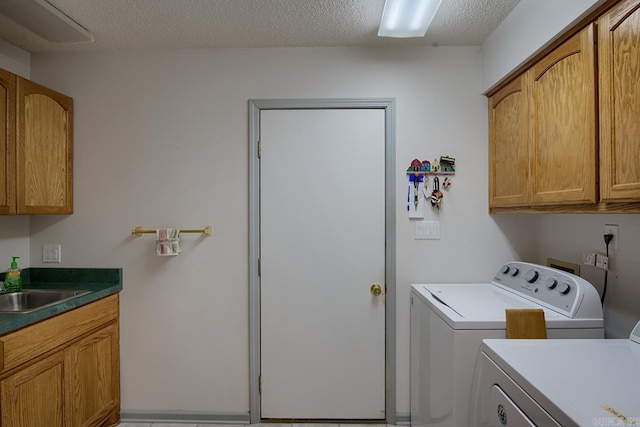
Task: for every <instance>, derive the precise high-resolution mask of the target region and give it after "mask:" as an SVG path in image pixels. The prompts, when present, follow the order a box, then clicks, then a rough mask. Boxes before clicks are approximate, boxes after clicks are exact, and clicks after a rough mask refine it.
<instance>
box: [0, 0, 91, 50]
mask: <svg viewBox="0 0 640 427" xmlns="http://www.w3.org/2000/svg"><path fill="white" fill-rule="evenodd" d="M0 14H1V15H4V16H6V17H7V18H9V19H11V20H12V21H14V22H16V23H17V24H20V25H22V26H23V27H25V28H26V29H28V30H30V31H32V32H33V33H35V34H37V35H39V36H40V37H42V38H43V39H45V40H47V41H50V42H52V43H82V42H92V41H93V34H91V33H90V32H89V31H87V30H86V29H85V28H84V27H82V26H81V25H80V24H78V23H77V22H76V21H74V20H73V19H71V18H69V17H68V16H67V15H65V14H64V13H62V12H61V11H60V10H58V9H56V8H55V7H54V6H52V5H51V4H50V3H49V2H47V1H45V0H0Z"/></svg>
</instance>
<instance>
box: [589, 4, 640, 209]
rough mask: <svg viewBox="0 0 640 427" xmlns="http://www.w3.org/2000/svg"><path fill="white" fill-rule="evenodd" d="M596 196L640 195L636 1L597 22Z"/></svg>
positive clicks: (637, 197)
mask: <svg viewBox="0 0 640 427" xmlns="http://www.w3.org/2000/svg"><path fill="white" fill-rule="evenodd" d="M598 62H599V71H600V179H601V181H600V193H601V194H600V195H601V199H602V200H603V201H624V200H635V201H638V200H640V119H639V118H640V80H639V79H638V76H640V0H626V1H623V2H621V3H619V4H618V5H617V6H615V7H614V8H613V9H611V10H610V11H609V12H607V13H606V14H605V15H603V16H602V17H601V18H600V20H599V21H598Z"/></svg>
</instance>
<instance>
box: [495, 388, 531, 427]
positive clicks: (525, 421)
mask: <svg viewBox="0 0 640 427" xmlns="http://www.w3.org/2000/svg"><path fill="white" fill-rule="evenodd" d="M490 402H491V403H490V405H491V408H489V414H491V413H493V414H494V415H493V416H490V417H489V427H503V426H513V427H524V426H530V427H535V424H534V423H532V422H531V420H530V419H529V417H527V415H526V414H525V413H524V412H522V411H521V410H520V408H518V405H516V404H515V403H514V402H513V401H512V400H511V399H510V398H509V396H507V394H506V393H505V392H504V391H503V390H502V389H501V388H500V386H497V385H494V386H493V387H491V400H490Z"/></svg>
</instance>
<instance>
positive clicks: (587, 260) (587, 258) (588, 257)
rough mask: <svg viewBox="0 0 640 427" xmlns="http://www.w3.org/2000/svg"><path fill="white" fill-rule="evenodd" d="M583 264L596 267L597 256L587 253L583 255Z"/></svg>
mask: <svg viewBox="0 0 640 427" xmlns="http://www.w3.org/2000/svg"><path fill="white" fill-rule="evenodd" d="M582 263H583V264H584V265H591V266H593V267H595V265H596V254H594V253H588V252H585V253H583V254H582Z"/></svg>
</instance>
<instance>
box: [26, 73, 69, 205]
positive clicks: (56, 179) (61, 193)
mask: <svg viewBox="0 0 640 427" xmlns="http://www.w3.org/2000/svg"><path fill="white" fill-rule="evenodd" d="M17 87H18V89H17V94H18V96H17V105H18V113H17V114H18V133H17V146H18V152H17V170H18V173H17V192H18V197H17V201H18V207H17V213H18V214H70V213H72V212H73V141H72V138H73V137H72V134H73V132H72V130H73V123H72V120H73V100H72V99H71V98H69V97H67V96H64V95H62V94H60V93H57V92H55V91H53V90H51V89H48V88H46V87H44V86H41V85H39V84H37V83H34V82H32V81H29V80H26V79H23V78H21V77H18V81H17Z"/></svg>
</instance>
